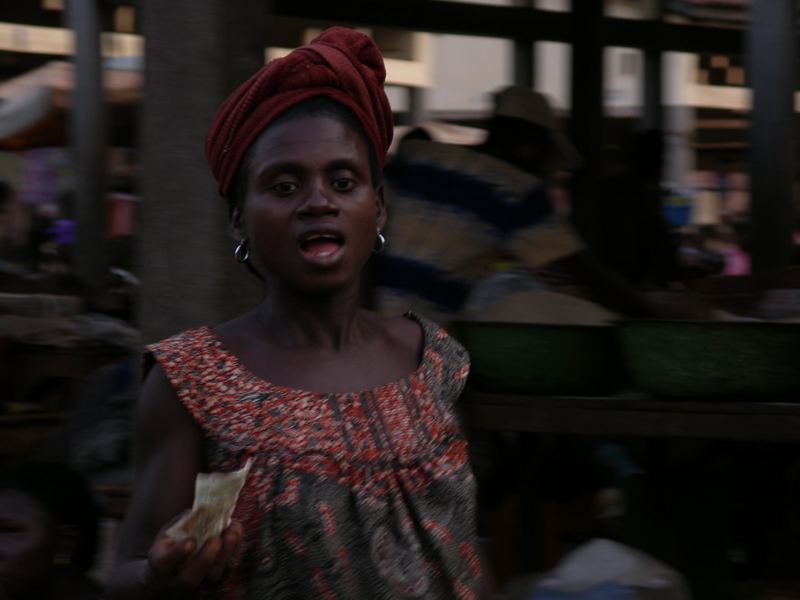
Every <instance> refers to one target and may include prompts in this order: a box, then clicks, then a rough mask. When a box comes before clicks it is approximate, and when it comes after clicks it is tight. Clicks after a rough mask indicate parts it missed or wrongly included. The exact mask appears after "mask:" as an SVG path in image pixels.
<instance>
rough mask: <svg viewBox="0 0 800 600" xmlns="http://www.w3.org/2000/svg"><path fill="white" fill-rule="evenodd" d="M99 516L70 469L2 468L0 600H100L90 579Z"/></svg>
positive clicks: (59, 466)
mask: <svg viewBox="0 0 800 600" xmlns="http://www.w3.org/2000/svg"><path fill="white" fill-rule="evenodd" d="M98 514H99V513H98V510H97V507H96V505H95V503H94V500H93V498H92V495H91V492H90V490H89V488H88V486H87V484H86V482H85V481H84V479H83V478H82V477H81V476H80V475H78V474H77V473H76V472H75V471H73V470H72V469H71V468H69V467H68V466H66V465H62V464H56V463H27V464H21V465H18V466H15V467H5V468H3V469H1V470H0V599H2V600H62V599H63V600H67V599H69V600H94V599H99V598H100V597H101V590H100V588H99V587H98V585H97V584H96V583H95V582H94V581H93V580H92V579H91V578H90V577H89V575H88V572H89V571H90V570H91V568H92V566H93V565H94V560H95V553H96V550H97V544H98Z"/></svg>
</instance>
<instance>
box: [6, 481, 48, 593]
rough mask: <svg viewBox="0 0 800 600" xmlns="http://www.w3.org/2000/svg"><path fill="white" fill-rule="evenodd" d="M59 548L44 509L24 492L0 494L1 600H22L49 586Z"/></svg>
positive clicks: (8, 491) (7, 491) (9, 491)
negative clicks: (46, 584) (6, 598)
mask: <svg viewBox="0 0 800 600" xmlns="http://www.w3.org/2000/svg"><path fill="white" fill-rule="evenodd" d="M56 547H57V534H56V527H55V525H54V523H53V521H52V518H51V517H50V515H49V513H47V512H46V511H45V509H44V507H42V506H41V505H40V504H39V502H38V501H37V500H35V499H34V498H33V497H31V496H29V495H28V494H25V493H23V492H18V491H16V490H4V491H0V597H4V596H3V592H4V593H5V594H6V595H8V596H10V597H11V598H15V597H21V596H23V595H24V594H26V593H30V592H32V591H34V590H36V589H37V588H39V587H40V586H42V585H44V584H45V583H47V582H48V581H49V579H50V576H51V572H52V568H53V557H54V556H55V553H56Z"/></svg>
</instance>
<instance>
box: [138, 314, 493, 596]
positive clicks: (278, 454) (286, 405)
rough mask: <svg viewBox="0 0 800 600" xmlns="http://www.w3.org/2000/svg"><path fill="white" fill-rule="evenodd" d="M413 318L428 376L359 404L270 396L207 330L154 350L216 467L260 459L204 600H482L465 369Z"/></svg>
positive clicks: (356, 397) (344, 398)
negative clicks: (234, 536)
mask: <svg viewBox="0 0 800 600" xmlns="http://www.w3.org/2000/svg"><path fill="white" fill-rule="evenodd" d="M408 316H409V317H410V318H413V319H415V320H417V321H418V322H419V323H420V324H421V326H422V328H423V331H424V340H425V341H424V353H423V359H422V361H421V362H420V365H419V367H418V368H417V370H416V371H415V372H414V373H412V374H410V375H409V376H407V377H405V378H403V379H402V380H400V381H396V382H393V383H389V384H386V385H382V386H380V387H377V388H375V389H372V390H369V391H364V392H359V393H331V394H323V393H317V392H309V391H301V390H295V389H289V388H285V387H281V386H277V385H273V384H271V383H269V382H267V381H264V380H263V379H260V378H258V377H256V376H255V375H254V374H252V373H251V372H249V371H248V370H247V369H246V368H244V366H243V365H242V364H241V363H240V362H239V360H238V359H237V358H236V357H235V356H234V355H232V354H231V353H230V352H229V351H228V350H226V348H225V347H224V346H223V345H222V343H221V341H220V339H219V338H218V337H217V335H216V334H215V333H214V332H213V331H212V330H211V329H210V328H208V327H202V328H199V329H195V330H191V331H187V332H184V333H182V334H179V335H177V336H175V337H172V338H169V339H167V340H164V341H162V342H159V343H157V344H154V345H152V346H149V347H148V350H149V352H150V353H152V356H153V357H154V358H155V359H156V360H157V361H158V362H159V363H160V364H161V366H162V367H163V369H164V371H165V372H166V375H167V377H168V379H169V381H170V382H171V384H172V386H173V387H174V389H175V391H176V392H177V394H178V397H179V399H180V401H181V402H182V403H183V404H184V405H185V406H186V408H187V409H188V410H189V412H190V413H191V414H192V415H193V417H194V418H195V420H196V421H197V422H198V423H199V425H200V426H201V427H202V429H203V431H204V433H205V436H206V440H207V448H208V463H209V468H210V469H212V470H214V471H232V470H234V469H238V468H239V467H241V466H242V465H244V463H245V462H246V460H247V458H248V457H252V458H253V460H254V463H253V466H252V469H251V471H250V474H249V476H248V479H247V482H246V483H245V486H244V489H243V490H242V493H241V496H240V497H239V501H238V504H237V506H236V510H235V512H234V518H236V519H238V520H240V521H241V522H242V523H243V525H244V532H245V539H244V544H243V551H242V553H241V556H239V557H238V559H237V561H236V564H235V567H234V568H232V569H230V571H229V574H228V575H227V577H226V578H225V579H223V581H222V582H221V583H220V584H219V585H218V586H216V587H214V588H213V589H209V591H208V594H207V597H209V598H224V599H226V600H228V599H230V600H250V599H253V600H255V599H257V600H267V599H275V600H290V599H291V600H295V599H297V600H299V599H307V598H315V599H316V598H321V599H324V600H340V599H345V598H347V599H350V598H364V599H375V600H384V599H386V600H389V599H400V598H404V599H405V598H435V599H439V598H458V599H460V600H471V599H478V598H481V597H482V590H483V584H482V574H481V567H480V563H479V560H478V557H477V552H476V540H477V538H476V535H475V485H474V479H473V475H472V472H471V470H470V467H469V464H468V461H467V445H466V441H465V439H464V437H463V436H462V433H461V431H460V429H459V425H458V423H457V420H456V417H455V415H454V411H453V404H454V402H455V401H456V399H457V398H458V396H459V394H460V393H461V390H462V389H463V386H464V383H465V380H466V377H467V374H468V371H469V358H468V356H467V353H466V351H465V350H464V349H463V348H462V347H461V346H460V345H459V344H458V343H457V342H455V340H453V339H452V338H451V337H449V336H448V335H447V334H446V333H445V332H444V330H443V329H441V328H439V327H438V326H437V325H435V324H433V323H432V322H430V321H427V320H425V319H422V318H420V317H417V316H415V315H408Z"/></svg>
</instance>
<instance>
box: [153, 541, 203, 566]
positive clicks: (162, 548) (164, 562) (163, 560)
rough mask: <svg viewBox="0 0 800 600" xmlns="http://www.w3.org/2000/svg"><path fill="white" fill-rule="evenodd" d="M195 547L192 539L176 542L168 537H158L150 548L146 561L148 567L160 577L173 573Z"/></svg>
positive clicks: (195, 544) (195, 543)
mask: <svg viewBox="0 0 800 600" xmlns="http://www.w3.org/2000/svg"><path fill="white" fill-rule="evenodd" d="M196 547H197V542H195V540H193V539H188V540H183V541H182V542H176V541H175V540H174V539H172V538H171V537H169V536H163V535H162V536H159V537H158V538H156V541H155V542H154V543H153V545H152V546H151V547H150V552H149V553H148V556H147V558H148V560H149V561H150V566H151V567H152V568H153V570H155V571H156V572H157V573H159V574H161V575H168V574H170V573H174V572H175V571H176V570H177V569H178V568H179V567H180V565H181V564H183V563H184V562H185V561H186V559H188V558H189V557H190V556H191V555H192V552H194V550H195V548H196Z"/></svg>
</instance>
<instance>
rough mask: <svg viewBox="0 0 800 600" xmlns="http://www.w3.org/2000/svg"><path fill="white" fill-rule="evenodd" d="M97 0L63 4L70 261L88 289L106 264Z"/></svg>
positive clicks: (103, 129) (73, 0) (101, 276)
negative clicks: (69, 53) (69, 71)
mask: <svg viewBox="0 0 800 600" xmlns="http://www.w3.org/2000/svg"><path fill="white" fill-rule="evenodd" d="M98 4H99V2H97V0H70V2H68V3H67V20H68V23H69V26H70V28H71V29H72V31H73V33H74V35H75V91H74V95H73V99H72V106H73V108H72V115H71V132H70V135H71V140H72V148H73V156H74V162H75V200H74V201H75V213H74V214H75V220H76V222H77V239H76V247H75V254H74V257H73V262H74V265H73V266H74V269H75V272H76V273H77V275H78V277H79V278H80V279H81V281H82V283H83V284H84V285H86V286H87V288H88V289H89V290H90V291H96V290H97V289H99V288H100V287H101V286H102V284H103V281H104V277H105V272H106V266H107V265H106V258H105V257H106V254H105V248H104V231H103V228H104V224H105V196H106V186H105V175H106V142H107V139H106V138H107V135H106V114H105V113H106V107H105V102H104V98H103V83H102V57H101V55H100V7H99V5H98Z"/></svg>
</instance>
